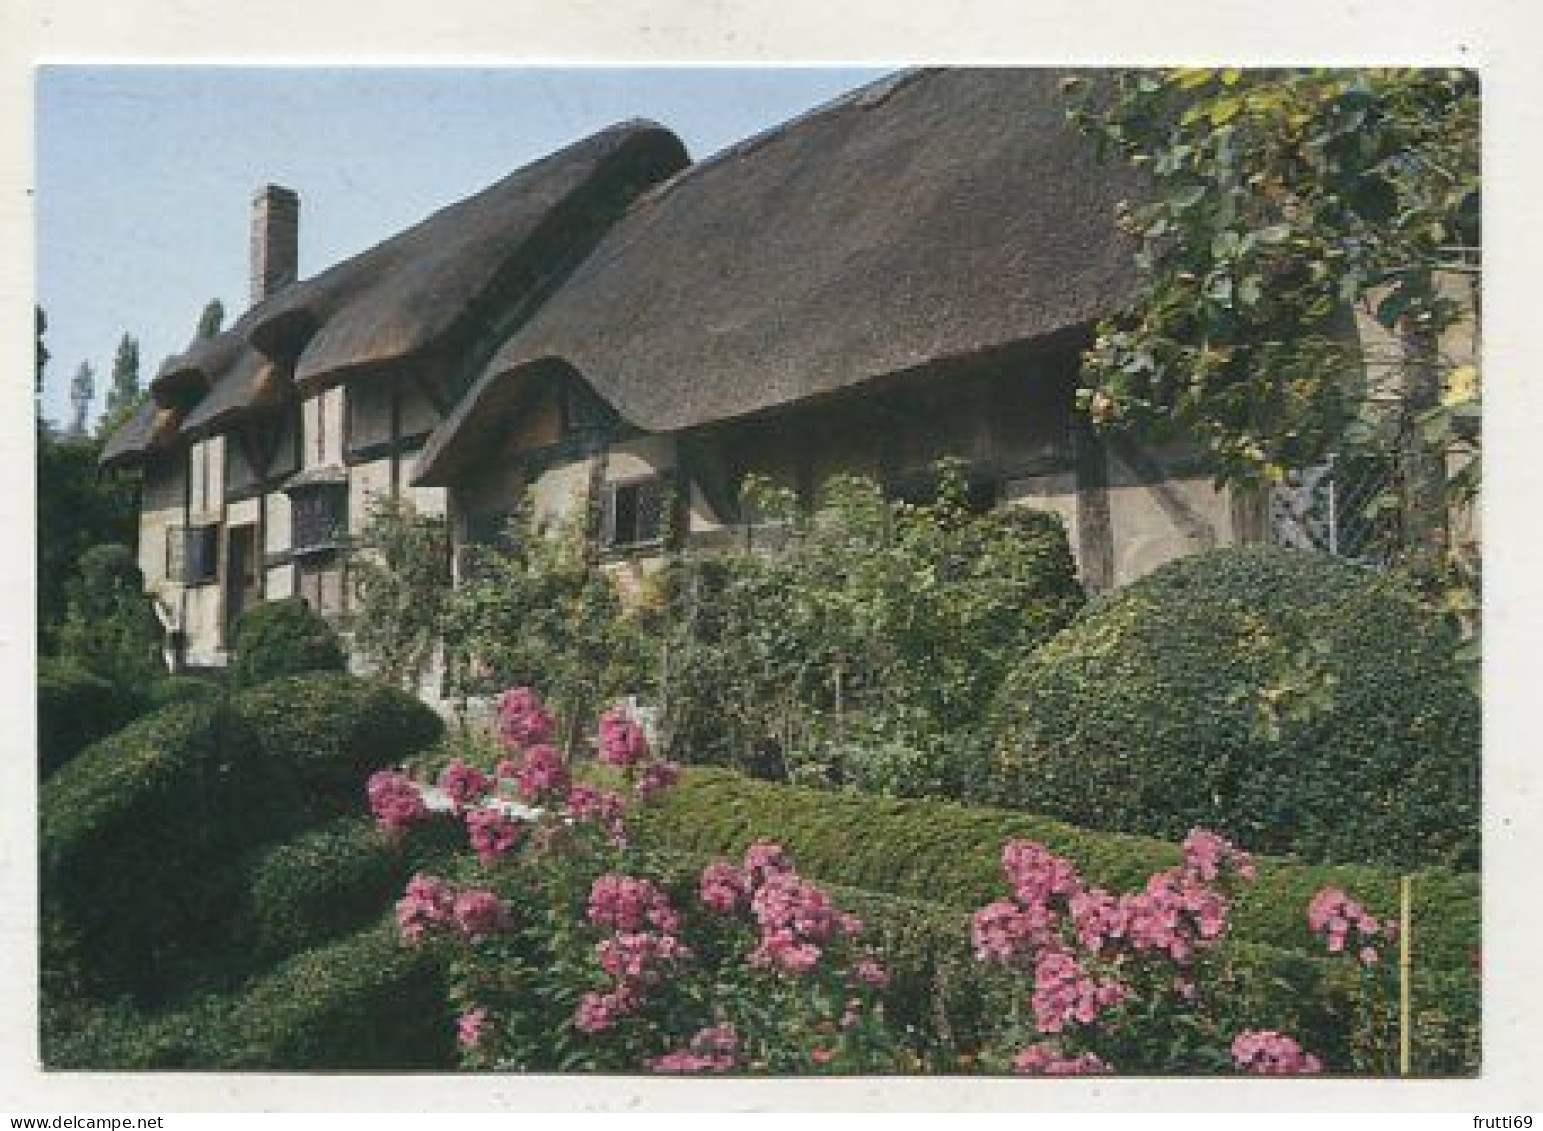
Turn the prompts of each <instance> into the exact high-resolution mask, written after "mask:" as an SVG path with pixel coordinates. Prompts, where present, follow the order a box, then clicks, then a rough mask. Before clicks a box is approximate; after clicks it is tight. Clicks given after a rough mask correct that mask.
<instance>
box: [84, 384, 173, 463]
mask: <svg viewBox="0 0 1543 1131" xmlns="http://www.w3.org/2000/svg"><path fill="white" fill-rule="evenodd" d="M176 434H177V414H176V412H175V411H174V410H172V409H167V408H162V407H161V406H160V405H158V404H156V403H155V401H154V399H152V398H150V397H146V398H145V400H144V402H143V403H142V404H141V405H140V406H139V407H138V408H137V409H135V410H134V411H133V412H132V413H130V414H129V418H128V419H127V420H125V421H124V422H123V423H122V424H120V425H118V427H117V428H116V429H114V431H113V434H112V435H111V436H109V437H107V442H106V443H105V444H103V445H102V454H101V455H100V456H99V457H98V462H99V463H100V464H101V466H103V467H123V466H127V465H129V464H132V463H136V462H138V461H140V460H142V459H144V458H145V456H146V455H148V454H149V453H150V452H152V451H155V450H156V449H158V448H161V447H164V446H165V445H166V444H167V443H168V442H169V441H170V440H172V439H174V438H175V437H176Z"/></svg>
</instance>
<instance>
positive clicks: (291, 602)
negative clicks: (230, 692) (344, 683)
mask: <svg viewBox="0 0 1543 1131" xmlns="http://www.w3.org/2000/svg"><path fill="white" fill-rule="evenodd" d="M347 666H348V661H347V657H346V656H345V655H344V654H343V644H342V642H341V641H340V640H339V639H338V634H337V633H336V632H335V631H333V628H332V626H331V625H330V624H328V623H327V621H326V620H325V619H324V618H323V617H322V616H321V614H319V613H317V612H316V611H315V610H314V609H312V608H311V606H310V605H309V604H307V603H306V601H305V598H303V597H286V598H284V599H283V600H280V601H264V602H263V603H262V604H260V605H254V606H253V607H252V608H250V609H248V610H247V611H246V612H244V613H242V614H241V618H240V619H239V620H238V621H237V622H236V636H235V645H234V649H233V651H232V655H231V663H230V677H231V679H232V681H233V682H234V683H235V684H236V686H238V687H251V686H252V685H253V684H257V683H262V682H263V681H264V680H269V679H276V678H278V677H279V676H284V675H296V674H298V673H300V672H325V671H342V670H344V669H345V668H346V667H347Z"/></svg>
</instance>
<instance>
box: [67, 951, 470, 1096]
mask: <svg viewBox="0 0 1543 1131" xmlns="http://www.w3.org/2000/svg"><path fill="white" fill-rule="evenodd" d="M64 1020H65V1019H63V1018H57V1017H53V1018H51V1016H50V1013H49V1011H47V1010H45V1015H44V1027H43V1061H44V1064H45V1065H46V1066H47V1067H48V1068H51V1069H69V1068H75V1069H92V1070H97V1071H113V1070H116V1071H143V1070H148V1069H175V1068H181V1069H206V1070H207V1069H223V1070H248V1071H285V1070H290V1071H296V1070H307V1071H310V1070H328V1069H331V1070H344V1069H398V1070H413V1069H419V1070H433V1069H446V1068H449V1067H450V1066H451V1065H452V1064H453V1063H454V1045H453V1037H452V1035H453V1033H454V1023H453V1021H452V1020H451V1019H450V1017H449V1016H448V1015H447V1013H446V1007H445V995H444V988H443V985H442V982H441V976H440V973H439V970H438V967H437V965H436V961H435V957H434V955H433V954H432V952H428V951H414V950H409V949H407V948H404V947H402V946H401V945H400V944H399V943H398V942H397V940H396V938H395V932H394V930H393V929H392V928H390V927H385V926H373V927H371V928H369V929H367V930H364V931H362V932H360V933H358V934H355V935H352V936H350V937H348V938H344V939H341V940H339V941H337V942H333V943H330V944H327V945H325V946H322V947H318V948H317V949H315V950H311V951H307V952H305V953H303V954H301V955H298V956H296V957H295V958H293V959H290V960H289V961H287V962H285V963H282V964H280V965H279V966H277V967H275V968H274V969H273V970H271V971H269V972H268V973H266V974H264V975H263V976H261V977H260V978H258V979H256V980H255V981H254V982H253V983H252V984H251V985H250V986H249V987H248V988H247V989H246V990H245V991H243V992H241V993H237V994H204V995H200V996H198V997H196V998H194V999H192V1000H190V1001H187V1002H184V1003H181V1004H179V1005H178V1006H176V1007H175V1008H173V1009H169V1010H164V1011H161V1012H159V1013H146V1012H143V1011H141V1010H138V1009H136V1008H134V1007H133V1006H131V1005H129V1004H127V1003H123V1002H117V1003H113V1004H110V1005H103V1006H97V1007H94V1008H93V1009H91V1010H90V1011H89V1013H88V1014H87V1015H86V1016H85V1018H84V1020H82V1018H80V1017H78V1016H77V1017H70V1018H68V1024H65V1023H62V1022H63V1021H64Z"/></svg>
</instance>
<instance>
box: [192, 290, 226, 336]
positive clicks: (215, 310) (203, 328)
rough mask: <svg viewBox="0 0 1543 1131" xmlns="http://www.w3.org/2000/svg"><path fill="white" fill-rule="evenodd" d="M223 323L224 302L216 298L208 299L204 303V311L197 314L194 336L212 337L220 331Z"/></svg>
mask: <svg viewBox="0 0 1543 1131" xmlns="http://www.w3.org/2000/svg"><path fill="white" fill-rule="evenodd" d="M224 323H225V304H224V303H223V302H221V301H220V300H219V299H217V298H212V299H210V300H209V301H208V302H207V303H206V304H204V312H203V313H202V314H200V315H199V316H198V329H197V330H195V331H194V334H193V336H194V337H196V338H212V337H214V336H215V335H216V334H218V333H219V332H220V327H221V326H222V325H224Z"/></svg>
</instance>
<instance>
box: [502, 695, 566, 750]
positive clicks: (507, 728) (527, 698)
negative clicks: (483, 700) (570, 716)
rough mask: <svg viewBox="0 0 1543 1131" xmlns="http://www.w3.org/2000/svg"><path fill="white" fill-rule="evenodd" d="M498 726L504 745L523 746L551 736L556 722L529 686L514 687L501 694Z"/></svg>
mask: <svg viewBox="0 0 1543 1131" xmlns="http://www.w3.org/2000/svg"><path fill="white" fill-rule="evenodd" d="M496 725H497V730H498V738H499V741H500V742H502V743H503V744H504V745H505V746H507V747H509V748H511V749H515V750H524V749H528V748H530V747H532V746H539V745H542V744H544V743H547V742H550V741H551V740H552V735H553V733H554V732H555V730H556V725H555V723H554V722H553V720H552V716H551V714H550V713H548V711H547V709H546V708H545V707H544V706H542V703H541V699H540V698H539V697H538V696H537V695H536V693H535V692H534V691H532V690H531V689H530V688H528V687H511V688H510V689H509V690H508V691H506V692H504V693H503V694H502V695H501V696H499V698H498V716H497V724H496Z"/></svg>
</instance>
